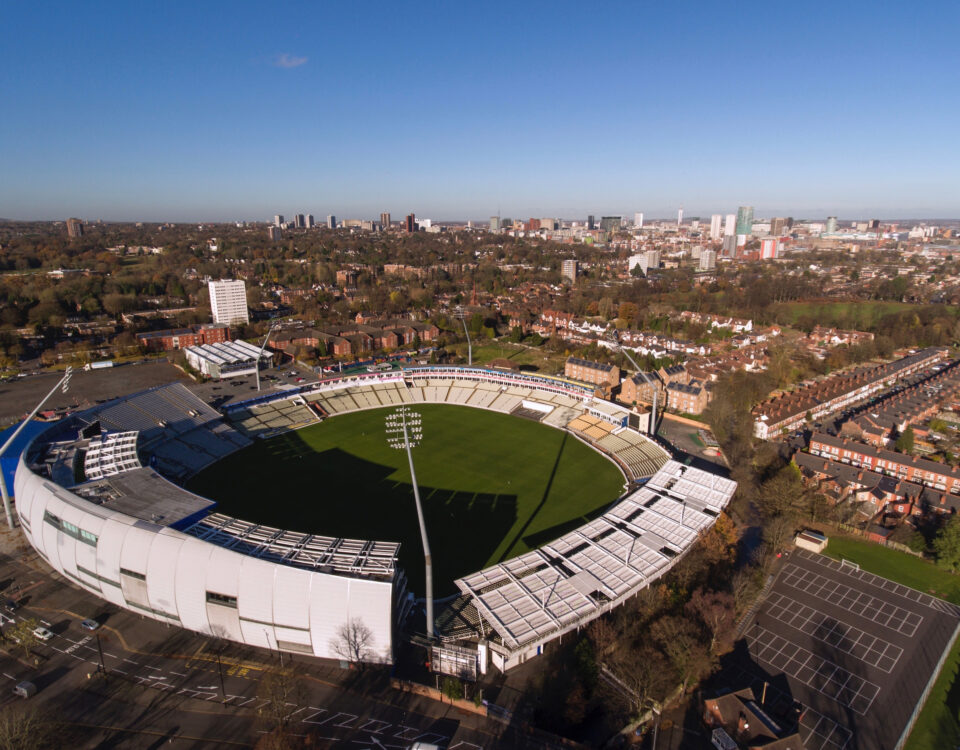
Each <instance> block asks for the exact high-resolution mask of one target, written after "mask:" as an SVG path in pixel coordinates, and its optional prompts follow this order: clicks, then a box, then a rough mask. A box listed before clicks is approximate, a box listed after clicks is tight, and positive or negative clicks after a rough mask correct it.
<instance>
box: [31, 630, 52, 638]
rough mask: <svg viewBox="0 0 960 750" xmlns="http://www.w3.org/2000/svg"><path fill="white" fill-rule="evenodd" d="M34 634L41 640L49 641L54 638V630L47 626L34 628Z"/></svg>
mask: <svg viewBox="0 0 960 750" xmlns="http://www.w3.org/2000/svg"><path fill="white" fill-rule="evenodd" d="M33 634H34V635H35V636H37V638H39V639H40V640H41V641H49V640H50V639H51V638H53V631H52V630H48V629H47V628H34V629H33Z"/></svg>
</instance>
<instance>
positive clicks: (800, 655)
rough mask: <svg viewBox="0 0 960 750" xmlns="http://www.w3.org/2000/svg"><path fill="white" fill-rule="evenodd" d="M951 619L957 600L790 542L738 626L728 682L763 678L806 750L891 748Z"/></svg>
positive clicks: (955, 620)
mask: <svg viewBox="0 0 960 750" xmlns="http://www.w3.org/2000/svg"><path fill="white" fill-rule="evenodd" d="M958 625H960V607H957V606H955V605H953V604H950V603H948V602H945V601H943V600H940V599H936V598H934V597H931V596H928V595H927V594H923V593H921V592H919V591H916V590H914V589H910V588H907V587H906V586H901V585H899V584H896V583H893V582H892V581H888V580H886V579H884V578H880V577H878V576H874V575H872V574H870V573H866V572H860V571H859V570H856V569H855V568H852V567H850V566H841V564H840V563H838V562H836V561H834V560H831V559H830V558H827V557H824V556H822V555H816V554H813V553H809V552H806V551H804V550H795V551H793V552H791V553H790V555H789V556H788V557H787V559H786V560H785V561H784V562H783V564H782V566H781V568H780V571H779V573H778V574H777V578H776V580H775V582H774V585H773V587H772V589H771V591H770V593H769V594H768V595H767V597H766V599H765V600H764V602H763V604H762V606H761V608H760V610H759V612H758V614H757V616H756V617H755V618H754V620H753V622H750V623H747V625H746V628H745V631H744V641H741V642H740V643H738V649H737V651H736V652H735V656H737V657H739V658H737V659H735V661H736V662H737V666H738V667H739V668H740V669H741V670H742V674H740V675H731V679H730V683H731V684H730V687H731V688H734V689H736V688H740V687H744V686H746V685H747V684H750V683H753V684H754V686H755V687H756V688H759V689H762V685H764V684H765V685H766V687H767V691H768V695H767V703H766V705H769V706H772V707H773V708H774V712H775V713H783V712H785V710H786V709H788V708H789V706H790V704H791V703H792V702H793V701H799V702H800V703H801V704H802V706H803V707H804V709H805V710H804V713H803V718H802V720H801V722H800V733H801V736H802V737H803V740H804V746H805V747H806V748H807V750H842V749H843V748H856V749H857V750H882V749H883V748H892V747H894V746H896V744H897V741H898V740H899V738H900V736H901V734H902V733H903V730H904V728H905V727H906V725H907V722H908V720H909V717H910V715H911V714H912V712H913V710H914V708H915V707H916V705H917V703H918V701H919V700H920V698H921V696H922V694H923V691H924V689H925V687H926V685H927V683H928V681H929V680H930V678H931V676H932V675H933V673H934V670H935V667H936V665H937V663H938V662H939V660H940V658H941V655H942V654H943V652H944V651H945V650H946V648H947V647H948V645H949V643H950V640H951V638H952V637H953V634H954V632H955V630H956V629H957V627H958ZM734 682H736V683H737V684H733V683H734Z"/></svg>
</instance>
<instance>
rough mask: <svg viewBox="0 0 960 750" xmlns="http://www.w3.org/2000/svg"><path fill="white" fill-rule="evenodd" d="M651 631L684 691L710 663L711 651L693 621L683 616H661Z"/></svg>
mask: <svg viewBox="0 0 960 750" xmlns="http://www.w3.org/2000/svg"><path fill="white" fill-rule="evenodd" d="M650 634H651V635H652V636H653V639H654V640H655V641H656V642H657V644H658V645H659V646H660V647H661V648H662V649H663V652H664V653H665V654H666V655H667V658H668V659H669V660H670V663H671V664H672V665H673V668H674V669H675V670H676V671H677V676H678V677H679V678H680V682H681V683H682V686H683V691H684V692H686V689H687V685H688V684H689V683H690V682H691V681H696V680H698V679H700V677H701V675H703V674H705V673H706V672H707V671H708V670H709V669H710V667H711V654H710V653H709V651H708V650H707V648H706V647H705V645H704V644H703V643H702V642H701V640H700V638H699V633H697V629H696V627H695V626H694V624H693V623H692V622H690V621H689V620H687V619H685V618H683V617H674V616H672V615H667V616H666V617H661V618H660V619H659V620H657V621H656V622H655V623H653V626H652V627H651V628H650Z"/></svg>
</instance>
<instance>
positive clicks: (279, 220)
mask: <svg viewBox="0 0 960 750" xmlns="http://www.w3.org/2000/svg"><path fill="white" fill-rule="evenodd" d="M273 225H274V226H275V227H280V226H283V214H274V215H273Z"/></svg>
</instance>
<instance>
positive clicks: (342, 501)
mask: <svg viewBox="0 0 960 750" xmlns="http://www.w3.org/2000/svg"><path fill="white" fill-rule="evenodd" d="M287 437H288V440H286V441H284V442H283V444H282V446H281V445H280V444H277V443H274V444H273V445H271V447H270V448H271V449H270V452H271V454H273V455H274V456H275V457H277V458H281V459H285V461H284V463H281V464H277V466H278V467H285V468H282V469H281V470H280V471H274V472H272V473H268V474H265V475H258V476H249V475H246V476H245V482H244V485H243V486H242V487H231V488H230V489H229V497H230V499H229V500H228V501H227V500H223V501H222V502H221V504H220V505H219V506H218V508H217V510H218V511H219V512H222V513H226V514H227V515H231V516H236V517H238V518H243V519H244V520H247V521H252V522H254V523H262V524H264V525H267V526H276V527H279V528H283V529H289V530H291V531H301V532H305V533H310V534H320V535H323V536H334V537H337V536H343V537H348V538H357V536H358V535H357V529H358V528H361V527H362V528H363V530H364V535H363V537H362V538H364V539H372V540H377V541H400V542H402V543H401V546H400V565H401V566H402V567H403V570H404V571H405V572H406V575H407V579H408V581H409V585H410V589H411V590H412V591H413V592H414V593H415V594H416V595H417V596H422V595H423V593H424V562H423V548H422V546H421V544H420V527H419V524H418V521H417V511H416V505H415V503H414V498H413V487H412V485H410V484H407V483H404V482H397V481H396V480H394V479H391V478H390V475H392V474H393V473H394V471H395V468H394V467H392V466H384V465H381V464H377V463H374V462H372V461H367V460H365V459H362V458H358V457H357V456H354V455H352V454H350V453H346V452H345V451H342V450H340V449H339V448H333V449H330V450H326V451H322V452H320V453H317V452H314V451H313V449H312V448H310V447H309V446H307V445H305V444H301V445H300V446H299V447H298V445H297V443H298V442H299V440H298V439H297V438H296V435H295V433H292V434H289V435H288V436H287ZM241 457H242V454H234V456H233V457H230V458H241ZM230 458H228V459H227V461H229V460H230ZM287 468H288V469H289V470H287ZM222 478H223V474H222V473H220V472H217V473H216V474H211V475H204V474H202V473H201V474H199V475H198V476H197V477H195V478H194V480H193V481H191V483H190V490H191V491H193V492H196V493H198V494H200V495H203V496H206V497H213V498H224V497H225V495H226V494H227V493H226V492H225V489H226V488H224V487H223V482H222ZM420 498H421V500H422V501H423V508H424V519H425V521H426V524H427V534H428V538H429V541H430V548H431V552H432V554H433V560H434V575H433V578H434V595H435V596H437V597H443V596H447V595H450V594H453V593H456V591H457V589H456V586H455V585H454V583H453V581H454V579H456V578H458V577H459V576H462V575H466V574H468V573H472V572H474V571H476V570H479V569H481V568H482V567H483V566H484V565H485V564H486V562H487V560H488V559H489V558H490V556H491V555H492V554H493V552H494V550H495V549H496V548H497V546H498V545H499V544H500V542H501V541H502V540H503V538H504V537H505V536H506V534H507V532H508V531H509V530H510V528H511V527H512V526H513V525H514V523H515V522H516V520H517V497H516V495H507V494H499V495H493V494H489V493H466V492H459V491H456V490H448V489H440V488H435V487H426V486H423V485H422V484H421V485H420Z"/></svg>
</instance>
